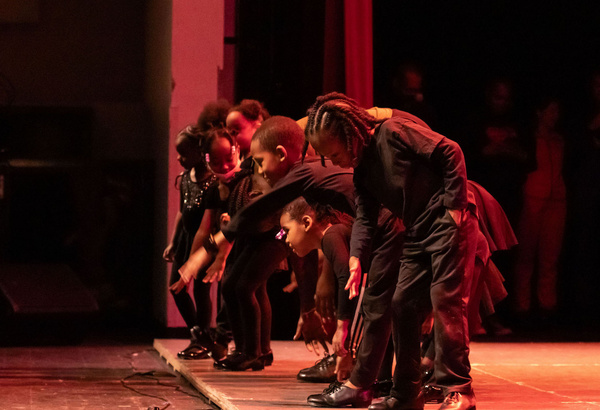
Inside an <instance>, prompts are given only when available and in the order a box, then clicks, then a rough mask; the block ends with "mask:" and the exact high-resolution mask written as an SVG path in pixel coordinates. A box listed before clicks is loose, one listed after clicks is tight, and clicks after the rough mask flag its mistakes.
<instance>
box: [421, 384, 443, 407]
mask: <svg viewBox="0 0 600 410" xmlns="http://www.w3.org/2000/svg"><path fill="white" fill-rule="evenodd" d="M421 391H422V392H423V397H424V398H425V403H441V402H443V401H444V391H443V390H442V388H441V387H438V386H435V385H433V384H426V385H425V386H423V388H422V389H421Z"/></svg>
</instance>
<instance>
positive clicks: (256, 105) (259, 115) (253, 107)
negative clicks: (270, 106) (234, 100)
mask: <svg viewBox="0 0 600 410" xmlns="http://www.w3.org/2000/svg"><path fill="white" fill-rule="evenodd" d="M233 111H237V112H239V113H241V114H242V115H243V116H244V117H245V118H246V119H247V120H249V121H259V120H260V121H264V120H266V119H267V118H269V117H270V115H269V111H267V109H266V108H265V107H264V105H263V103H261V102H260V101H257V100H249V99H245V100H242V102H240V103H239V104H238V105H236V106H235V107H232V108H230V109H229V112H233Z"/></svg>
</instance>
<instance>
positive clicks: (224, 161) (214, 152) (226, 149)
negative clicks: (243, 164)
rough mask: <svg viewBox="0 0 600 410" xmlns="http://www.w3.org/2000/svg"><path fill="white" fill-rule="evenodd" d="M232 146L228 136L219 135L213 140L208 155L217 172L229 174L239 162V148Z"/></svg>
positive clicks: (210, 163)
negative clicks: (221, 136)
mask: <svg viewBox="0 0 600 410" xmlns="http://www.w3.org/2000/svg"><path fill="white" fill-rule="evenodd" d="M232 148H235V147H232V146H231V143H230V142H229V140H228V139H227V138H220V137H217V138H215V140H214V141H213V143H212V145H211V147H210V152H209V155H208V165H209V166H210V169H211V170H212V172H214V173H215V174H227V173H228V172H229V171H231V170H233V169H235V168H236V167H237V165H238V163H239V157H238V153H237V149H232Z"/></svg>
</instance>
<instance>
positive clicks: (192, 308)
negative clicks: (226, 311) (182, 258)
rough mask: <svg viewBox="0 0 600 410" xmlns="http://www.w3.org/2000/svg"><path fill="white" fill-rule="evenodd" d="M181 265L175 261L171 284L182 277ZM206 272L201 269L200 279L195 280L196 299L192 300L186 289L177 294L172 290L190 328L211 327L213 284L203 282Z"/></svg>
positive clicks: (204, 329) (178, 307)
mask: <svg viewBox="0 0 600 410" xmlns="http://www.w3.org/2000/svg"><path fill="white" fill-rule="evenodd" d="M180 267H181V264H179V263H177V262H173V267H172V269H171V277H170V279H169V285H172V284H174V283H175V282H177V281H178V280H179V278H180V277H181V276H180V275H179V268H180ZM204 273H205V272H204V270H202V271H200V272H199V273H198V279H196V280H194V291H193V294H194V300H192V297H191V296H190V294H189V293H188V292H186V291H185V289H184V290H182V291H181V292H179V293H177V294H176V293H174V292H171V294H172V295H173V299H174V300H175V305H176V306H177V309H178V310H179V313H180V314H181V316H182V317H183V320H184V321H185V324H186V326H187V327H189V328H192V327H194V326H198V327H200V329H202V330H203V331H206V330H208V328H209V327H210V319H211V316H212V301H211V299H210V288H211V285H212V284H211V283H204V282H202V279H203V278H204ZM194 302H195V304H194Z"/></svg>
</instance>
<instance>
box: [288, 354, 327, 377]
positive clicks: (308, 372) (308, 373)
mask: <svg viewBox="0 0 600 410" xmlns="http://www.w3.org/2000/svg"><path fill="white" fill-rule="evenodd" d="M335 358H336V356H335V355H334V354H332V355H327V356H325V357H323V358H322V359H320V360H317V361H316V362H315V364H314V365H313V366H311V367H307V368H306V369H302V370H300V371H299V372H298V376H296V378H297V379H298V380H302V381H304V382H311V383H331V382H333V381H335V380H336V375H335Z"/></svg>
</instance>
